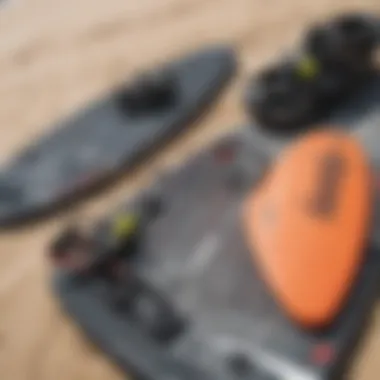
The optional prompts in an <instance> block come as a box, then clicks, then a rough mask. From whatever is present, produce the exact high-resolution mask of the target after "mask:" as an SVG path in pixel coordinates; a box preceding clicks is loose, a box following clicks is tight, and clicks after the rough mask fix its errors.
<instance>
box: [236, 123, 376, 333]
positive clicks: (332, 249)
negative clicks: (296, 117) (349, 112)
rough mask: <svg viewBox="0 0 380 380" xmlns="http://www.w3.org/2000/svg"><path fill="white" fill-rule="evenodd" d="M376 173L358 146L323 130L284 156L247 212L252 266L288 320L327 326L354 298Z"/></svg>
mask: <svg viewBox="0 0 380 380" xmlns="http://www.w3.org/2000/svg"><path fill="white" fill-rule="evenodd" d="M371 181H372V179H371V170H370V165H369V162H368V160H367V157H366V154H365V152H364V151H363V149H362V148H361V146H360V145H359V143H358V142H357V141H356V140H355V139H354V138H352V137H349V136H347V135H345V134H343V133H342V132H338V131H332V130H321V131H317V132H313V133H310V134H308V135H306V136H304V137H302V138H300V139H299V140H297V141H296V142H294V143H293V144H292V145H291V146H290V147H289V148H287V149H286V150H285V151H284V153H283V154H282V155H281V156H280V157H279V159H278V161H277V163H275V164H274V166H273V168H272V170H271V171H270V172H269V173H268V175H267V176H266V178H265V179H264V180H263V181H262V183H261V185H260V186H259V188H257V190H255V191H253V192H252V193H251V194H249V196H248V198H247V199H246V203H245V204H244V208H243V226H244V233H245V237H246V240H247V244H248V246H249V248H250V250H251V252H252V258H253V259H254V262H255V265H256V266H258V267H259V269H260V271H261V273H262V275H263V278H264V281H266V283H267V285H268V286H269V288H270V289H272V292H273V294H274V295H275V297H276V298H277V300H278V302H279V303H280V304H281V305H282V307H283V309H284V310H285V311H286V312H287V314H288V315H289V316H290V317H291V318H292V319H293V320H294V321H296V322H297V323H299V324H301V325H303V326H304V327H308V328H318V327H324V326H325V325H328V324H330V322H332V321H333V320H334V319H335V317H336V316H337V314H338V313H339V311H340V310H341V308H342V306H343V304H344V301H345V300H346V298H347V296H348V295H349V292H350V288H351V285H352V283H353V281H354V280H355V278H356V276H357V274H358V271H359V268H360V265H361V263H362V258H363V256H364V251H365V244H366V240H367V238H368V233H369V222H370V216H371V215H370V213H371V204H372V191H371V187H372V183H371Z"/></svg>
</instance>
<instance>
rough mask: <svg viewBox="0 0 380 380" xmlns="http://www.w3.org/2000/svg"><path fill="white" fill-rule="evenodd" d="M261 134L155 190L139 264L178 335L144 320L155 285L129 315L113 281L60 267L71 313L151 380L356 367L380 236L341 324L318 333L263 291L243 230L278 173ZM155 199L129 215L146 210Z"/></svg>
mask: <svg viewBox="0 0 380 380" xmlns="http://www.w3.org/2000/svg"><path fill="white" fill-rule="evenodd" d="M253 141H254V140H253V134H252V132H251V130H250V129H248V128H245V129H242V130H241V131H239V132H237V133H235V134H233V135H230V136H226V137H225V138H224V139H222V140H220V141H218V142H217V143H216V144H217V145H215V146H212V147H211V148H210V149H207V150H206V151H204V152H202V153H201V154H199V155H197V156H196V157H195V158H193V159H192V160H190V161H189V162H188V163H187V164H186V165H185V166H183V167H180V168H179V169H178V170H176V171H175V172H173V173H171V174H168V175H167V176H164V177H163V179H162V180H161V181H160V183H158V184H156V186H154V190H153V188H152V193H154V194H155V197H157V196H158V195H159V197H161V201H162V204H163V205H164V206H165V207H162V210H161V211H162V213H161V214H160V215H159V216H158V218H157V219H155V220H154V221H151V222H150V223H148V222H147V224H146V231H145V234H144V236H143V238H142V244H141V246H140V248H139V250H138V251H137V252H135V253H136V254H135V255H134V256H131V258H130V259H129V264H128V266H129V268H130V269H132V272H133V273H134V274H138V276H139V278H140V281H142V282H143V283H144V284H145V285H148V286H150V287H151V289H154V292H156V293H158V294H159V297H161V298H162V299H164V300H165V302H167V303H168V304H169V305H170V307H169V308H171V312H172V313H173V315H174V316H176V318H177V320H179V321H180V322H181V325H182V327H181V328H179V329H178V328H177V329H176V330H175V332H174V333H173V334H172V336H171V337H170V339H169V340H166V341H163V340H160V339H159V338H156V337H154V335H153V334H152V332H151V331H152V330H148V329H146V327H144V326H146V325H143V324H142V322H141V319H138V318H137V319H136V317H133V316H134V315H135V314H134V313H135V312H136V310H144V308H145V314H143V315H145V316H146V315H150V316H152V315H153V314H154V313H155V312H157V303H156V308H155V307H152V304H153V301H152V299H150V301H149V297H146V296H144V293H143V292H142V293H139V294H140V296H138V297H137V298H135V301H136V300H137V302H135V303H134V304H133V305H134V306H132V307H131V308H129V309H128V311H123V312H117V311H116V310H117V309H115V304H114V301H115V299H114V297H113V296H112V294H113V292H114V290H112V291H111V285H110V283H109V282H107V281H106V280H101V279H100V277H89V278H87V279H86V280H83V279H82V280H81V279H80V277H79V278H78V277H73V276H72V275H70V274H67V273H66V274H65V273H63V272H59V271H58V272H57V273H56V275H55V277H54V289H55V292H56V294H57V295H58V296H59V297H60V300H61V302H62V305H63V308H64V309H65V310H66V311H67V312H68V313H69V314H70V315H71V316H72V318H73V319H74V320H75V321H76V322H77V323H78V324H79V325H80V326H81V328H82V329H83V331H84V332H85V333H86V334H87V335H88V336H89V337H90V339H92V340H93V341H95V342H97V343H98V344H99V346H100V347H101V348H102V349H103V350H104V352H105V353H106V354H108V355H109V356H110V357H111V358H112V359H113V360H115V361H116V362H117V363H118V364H119V365H120V366H121V367H122V368H123V369H124V370H125V371H126V373H132V374H134V375H136V376H137V377H138V376H141V377H142V378H144V379H148V380H168V379H173V380H174V379H176V380H194V379H197V380H206V379H207V380H245V379H247V380H248V379H251V380H337V379H340V378H341V376H343V374H344V373H345V371H346V369H347V368H346V364H347V359H348V358H349V357H350V355H351V354H352V353H353V351H354V348H355V347H356V343H357V339H358V338H359V337H360V336H361V335H362V334H361V330H362V328H363V326H365V321H366V319H367V318H368V316H369V315H370V311H371V310H372V308H373V306H374V304H375V300H376V298H377V294H378V282H379V275H380V254H379V252H378V251H379V249H378V247H379V243H380V242H379V241H376V239H375V238H374V239H373V241H372V240H371V241H369V243H368V250H367V255H366V259H365V263H364V265H363V268H362V271H361V276H360V280H358V281H357V283H356V284H355V291H354V292H353V294H352V296H351V298H350V300H349V304H348V305H347V306H346V308H345V310H344V311H343V312H342V314H341V316H340V317H339V319H338V321H337V322H336V323H335V324H334V326H333V327H332V328H330V329H329V330H326V331H324V332H320V333H318V334H316V333H310V332H307V331H304V330H301V329H300V328H298V326H295V325H293V323H292V322H290V321H289V320H288V319H287V318H286V317H285V316H284V315H283V313H282V311H281V310H280V309H279V308H278V306H277V305H276V304H275V302H274V301H273V299H272V298H271V296H270V295H269V294H268V292H267V290H266V289H265V287H264V286H263V283H262V281H261V280H260V278H259V276H258V275H257V273H256V271H255V268H253V266H252V262H251V260H250V258H249V252H248V250H247V247H246V246H245V243H244V239H243V237H242V236H241V230H240V226H239V210H240V208H241V201H242V199H243V197H244V195H245V194H246V193H247V191H248V189H250V188H251V186H252V185H254V184H255V183H257V182H258V181H259V179H260V178H261V176H262V174H263V173H265V168H266V163H265V160H263V157H262V156H259V155H258V153H257V149H256V148H255V147H254V143H253ZM143 199H145V200H146V199H147V198H146V194H143V195H141V196H140V197H138V198H136V199H135V200H132V201H130V202H128V203H127V205H126V206H125V210H129V209H131V210H136V209H139V207H140V206H141V203H140V202H142V200H143ZM139 205H140V206H139ZM119 212H120V210H119ZM112 219H113V218H112V216H111V217H110V218H108V219H107V220H105V221H102V222H100V224H99V227H98V228H99V229H103V228H105V227H106V226H107V224H110V223H112ZM98 236H100V235H98ZM374 236H375V235H374ZM375 237H376V236H375ZM377 240H379V239H377ZM126 278H128V276H127V275H126ZM139 297H140V298H139ZM163 308H164V306H163ZM147 310H148V311H147ZM173 315H172V316H173ZM148 319H149V318H148ZM168 319H169V317H166V319H165V320H168Z"/></svg>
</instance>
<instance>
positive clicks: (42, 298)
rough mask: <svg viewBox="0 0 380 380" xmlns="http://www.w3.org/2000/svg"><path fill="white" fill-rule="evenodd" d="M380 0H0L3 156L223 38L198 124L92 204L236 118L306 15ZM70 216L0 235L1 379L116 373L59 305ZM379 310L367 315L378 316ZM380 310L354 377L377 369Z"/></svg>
mask: <svg viewBox="0 0 380 380" xmlns="http://www.w3.org/2000/svg"><path fill="white" fill-rule="evenodd" d="M348 9H367V10H374V11H380V2H379V0H317V1H305V0H128V1H124V0H65V1H62V0H11V1H9V2H8V4H4V5H3V6H2V7H0V75H1V79H0V125H1V127H0V131H1V132H0V136H1V139H0V161H1V160H5V159H6V158H7V157H9V155H11V154H12V152H14V151H15V150H17V149H18V148H20V147H22V146H23V145H24V144H26V143H27V142H28V141H30V140H31V139H33V138H35V137H36V136H37V135H38V134H39V133H41V132H42V131H43V130H45V129H47V128H49V126H50V125H52V122H54V121H55V120H58V119H59V118H60V117H63V116H64V115H66V114H68V113H70V112H71V111H72V110H74V109H76V108H77V107H80V106H81V105H82V104H85V103H86V102H87V101H89V100H91V99H92V98H94V97H96V96H97V95H98V94H100V93H101V92H102V91H104V90H106V89H109V88H110V87H112V86H114V85H115V84H116V83H118V81H120V80H122V79H124V78H125V77H128V76H131V75H132V74H133V73H134V72H136V70H140V69H142V68H145V67H149V66H151V65H154V64H155V62H161V61H164V60H166V59H170V58H171V57H174V56H176V55H179V54H181V53H184V52H187V51H189V50H191V49H195V48H196V47H198V46H200V45H203V44H206V43H211V42H221V41H223V42H231V43H234V44H235V45H236V47H237V49H238V51H239V54H240V60H241V70H240V73H239V76H238V78H237V79H236V80H235V82H234V84H233V85H232V86H230V88H229V90H228V91H227V92H226V93H225V94H224V96H223V97H222V98H221V99H220V101H219V102H218V104H217V106H216V107H214V108H213V110H212V112H210V113H209V114H208V115H207V116H206V117H205V118H204V119H202V121H201V122H200V123H199V125H198V126H197V127H196V128H194V129H193V130H192V131H191V132H190V133H187V134H186V136H183V137H182V138H180V139H179V140H178V141H177V142H176V143H174V144H171V145H170V146H169V147H168V149H167V150H166V151H165V152H162V153H160V154H159V155H156V157H154V159H153V160H151V161H150V162H149V163H147V164H146V165H144V166H140V167H139V168H138V169H137V170H136V171H135V172H134V173H133V174H132V175H130V176H129V177H128V178H125V179H124V180H123V181H122V182H121V183H120V184H119V185H118V186H116V187H113V188H112V189H111V190H109V191H108V192H105V193H103V194H102V195H101V196H98V197H96V198H92V199H91V200H90V201H88V202H86V203H85V204H82V206H81V208H80V212H81V213H82V214H85V215H88V216H89V217H92V216H96V215H101V214H102V213H104V212H105V211H106V210H107V209H108V208H109V207H111V206H114V205H115V204H117V202H119V201H120V200H122V199H123V198H125V197H126V195H128V194H130V193H131V192H134V191H136V189H138V187H139V186H142V185H144V184H146V183H148V182H149V181H151V180H152V178H154V176H155V175H157V173H158V172H159V170H164V169H165V168H166V167H169V166H170V165H172V164H174V163H178V162H180V161H181V160H183V159H185V158H186V156H187V155H189V154H191V152H194V151H196V150H198V149H199V147H200V146H202V145H203V144H205V143H207V141H209V140H210V139H213V138H215V137H216V136H218V135H220V134H222V133H224V131H226V130H227V129H229V128H232V127H234V126H236V125H237V124H240V123H241V122H243V121H244V120H245V115H244V113H243V110H242V106H241V103H240V97H241V89H242V84H243V83H244V80H245V78H246V77H247V75H248V74H249V73H250V72H251V71H252V70H254V69H255V68H257V67H260V66H261V65H262V64H263V63H265V62H266V61H267V60H268V59H271V58H272V57H275V56H276V55H277V54H279V52H281V51H283V50H284V49H286V47H287V45H291V44H292V43H293V42H294V41H295V40H296V39H297V37H298V36H299V34H300V32H301V31H302V30H303V29H304V28H305V26H306V25H307V24H308V23H309V22H310V21H311V20H316V19H319V18H323V17H325V16H327V15H331V14H333V13H336V12H339V11H341V10H348ZM67 217H68V215H67V213H66V215H62V214H61V215H60V216H58V217H56V218H51V219H49V220H48V221H45V222H44V223H40V224H38V225H35V226H33V227H29V228H27V229H23V230H18V231H15V232H12V233H11V232H8V233H4V234H2V235H1V236H0V379H1V380H85V379H91V380H118V379H122V378H123V376H122V374H121V373H120V372H119V371H118V370H117V369H116V368H115V367H114V366H113V365H112V364H110V363H109V362H108V361H107V359H106V358H104V357H103V356H102V355H101V353H100V352H98V351H97V350H96V348H94V347H93V346H91V345H90V344H89V343H88V342H86V340H85V339H84V338H83V337H82V336H81V334H80V332H79V331H78V330H77V329H76V328H75V326H73V324H72V323H71V322H70V321H69V320H67V319H66V318H65V317H64V316H62V315H61V313H60V311H59V308H58V307H57V303H56V302H55V300H54V299H53V298H52V297H51V295H50V293H49V287H48V279H49V275H50V270H49V265H48V263H46V261H45V258H44V252H43V249H44V247H45V245H46V243H47V242H48V241H49V239H50V238H51V236H52V234H54V233H55V232H56V231H57V229H58V228H59V227H60V226H61V225H62V223H63V222H64V221H65V220H66V218H67ZM375 319H376V318H375ZM379 355H380V314H379V315H378V318H377V321H375V323H374V327H373V328H372V329H371V331H370V334H369V336H368V339H367V341H366V342H365V344H364V346H363V349H362V353H361V355H360V358H359V360H358V362H357V363H356V365H355V371H354V373H353V376H352V378H353V379H358V380H373V379H376V378H377V377H378V374H379V373H380V360H378V359H377V357H378V356H379Z"/></svg>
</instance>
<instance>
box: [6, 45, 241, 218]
mask: <svg viewBox="0 0 380 380" xmlns="http://www.w3.org/2000/svg"><path fill="white" fill-rule="evenodd" d="M164 67H165V66H164ZM165 68H168V69H169V70H170V71H171V72H173V73H174V75H175V77H176V81H177V86H178V101H177V102H176V103H175V104H174V105H172V106H169V107H167V108H164V109H163V110H159V111H154V110H153V112H150V113H148V114H145V115H137V116H134V115H131V114H130V113H128V110H126V109H125V108H123V105H122V104H121V103H120V102H119V101H118V100H117V98H116V97H115V96H113V95H110V96H109V97H107V98H105V99H103V100H100V101H98V102H97V103H95V104H93V105H91V106H90V107H89V108H88V109H86V110H84V111H81V112H80V113H78V114H77V115H75V116H73V117H72V118H71V119H70V120H68V121H66V122H63V123H62V125H60V126H59V127H58V128H57V129H55V130H54V131H53V132H52V133H51V134H49V135H48V136H46V137H44V138H42V140H40V141H37V143H36V144H35V145H33V146H31V147H29V148H28V149H27V150H25V151H24V152H22V153H21V154H20V155H19V156H17V157H16V158H15V159H14V160H12V161H10V162H9V163H8V165H6V166H5V167H4V169H3V171H2V172H1V173H0V225H1V224H4V225H7V224H11V223H15V222H18V221H21V220H23V219H25V218H30V217H31V216H34V215H35V214H39V213H43V212H45V211H47V210H48V209H51V208H53V207H55V206H57V207H59V205H60V204H61V203H64V202H66V201H71V200H73V198H74V197H75V198H76V197H78V196H79V195H82V194H84V193H85V192H86V191H88V190H90V189H92V188H93V187H94V186H96V185H99V184H100V183H103V182H105V181H106V180H107V179H110V178H112V177H114V176H116V175H117V174H119V171H120V170H126V169H127V168H130V167H131V166H132V164H134V163H135V162H136V161H137V160H139V159H142V158H144V157H145V156H147V154H148V153H150V151H151V150H152V149H153V148H156V147H157V146H158V145H159V144H160V143H163V142H164V141H166V140H168V139H169V138H171V137H173V136H174V135H175V134H177V133H180V132H181V131H182V130H184V129H185V127H187V126H188V125H189V123H190V122H191V121H192V120H193V119H195V118H196V117H197V116H199V115H200V113H201V111H203V110H204V108H205V106H207V105H209V103H211V101H213V100H215V98H216V96H217V94H218V92H219V91H220V90H221V88H222V87H223V86H224V85H225V84H226V82H227V80H228V79H230V78H231V76H232V74H233V73H234V70H235V59H234V52H233V50H232V49H230V48H229V47H224V46H220V47H219V46H216V47H213V48H209V49H205V50H202V51H200V52H197V53H194V54H192V55H190V56H188V57H185V58H183V59H179V60H178V61H177V62H175V63H173V64H170V65H169V64H168V66H166V67H165ZM127 86H128V84H127Z"/></svg>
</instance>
